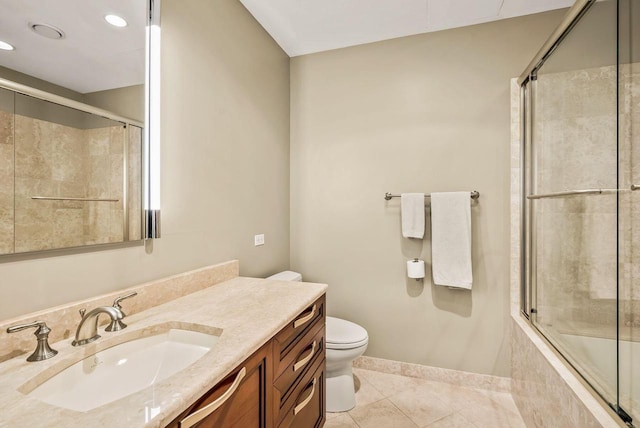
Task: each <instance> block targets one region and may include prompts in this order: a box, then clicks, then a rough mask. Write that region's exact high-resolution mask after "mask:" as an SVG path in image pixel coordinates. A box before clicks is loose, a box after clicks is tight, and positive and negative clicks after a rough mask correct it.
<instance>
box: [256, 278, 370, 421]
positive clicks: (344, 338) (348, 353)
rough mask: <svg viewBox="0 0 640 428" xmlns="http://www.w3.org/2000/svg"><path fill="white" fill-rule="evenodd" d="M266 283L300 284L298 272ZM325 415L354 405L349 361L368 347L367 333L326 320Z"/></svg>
mask: <svg viewBox="0 0 640 428" xmlns="http://www.w3.org/2000/svg"><path fill="white" fill-rule="evenodd" d="M267 279H277V280H280V281H302V275H301V274H299V273H298V272H292V271H288V270H287V271H284V272H280V273H277V274H275V275H272V276H270V277H269V278H267ZM325 336H326V339H325V341H326V350H327V372H326V377H327V412H346V411H347V410H351V409H353V408H354V407H355V405H356V394H355V389H354V386H353V372H352V371H351V368H352V365H353V360H355V359H356V358H358V357H359V356H361V355H362V354H364V351H365V350H366V349H367V344H368V343H369V336H368V335H367V330H365V329H364V328H362V327H361V326H359V325H358V324H356V323H353V322H350V321H347V320H343V319H340V318H334V317H327V328H326V331H325Z"/></svg>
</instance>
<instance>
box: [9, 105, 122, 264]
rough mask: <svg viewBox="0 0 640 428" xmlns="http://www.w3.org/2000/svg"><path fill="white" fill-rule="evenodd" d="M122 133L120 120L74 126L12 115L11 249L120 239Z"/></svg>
mask: <svg viewBox="0 0 640 428" xmlns="http://www.w3.org/2000/svg"><path fill="white" fill-rule="evenodd" d="M125 136H126V130H125V129H124V128H123V127H120V126H113V127H108V128H95V129H78V128H74V127H70V126H65V125H60V124H57V123H52V122H47V121H43V120H40V119H34V118H31V117H26V116H21V115H15V252H17V253H19V252H25V251H36V250H46V249H51V248H62V247H74V246H79V245H87V244H98V243H107V242H117V241H121V240H122V238H123V229H122V223H123V222H122V218H123V211H122V209H123V208H122V202H121V201H122V198H123V177H122V165H123V158H122V157H123V151H122V150H123V145H124V138H125ZM32 196H55V197H92V198H108V199H118V200H119V202H75V201H49V200H33V199H32ZM12 241H13V240H12Z"/></svg>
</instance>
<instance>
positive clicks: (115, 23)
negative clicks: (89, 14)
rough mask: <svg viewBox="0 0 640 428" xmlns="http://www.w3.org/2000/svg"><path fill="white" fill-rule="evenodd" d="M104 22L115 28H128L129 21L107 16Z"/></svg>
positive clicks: (116, 16) (115, 16)
mask: <svg viewBox="0 0 640 428" xmlns="http://www.w3.org/2000/svg"><path fill="white" fill-rule="evenodd" d="M104 20H105V21H107V22H108V23H109V24H111V25H113V26H114V27H126V26H127V21H125V20H124V18H121V17H119V16H118V15H106V16H105V17H104Z"/></svg>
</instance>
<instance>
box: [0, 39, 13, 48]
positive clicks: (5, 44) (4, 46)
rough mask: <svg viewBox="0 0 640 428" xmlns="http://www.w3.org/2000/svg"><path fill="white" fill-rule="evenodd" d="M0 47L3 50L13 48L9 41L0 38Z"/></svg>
mask: <svg viewBox="0 0 640 428" xmlns="http://www.w3.org/2000/svg"><path fill="white" fill-rule="evenodd" d="M0 49H2V50H3V51H12V50H14V49H15V48H14V47H13V46H11V45H10V44H9V43H7V42H3V41H2V40H0Z"/></svg>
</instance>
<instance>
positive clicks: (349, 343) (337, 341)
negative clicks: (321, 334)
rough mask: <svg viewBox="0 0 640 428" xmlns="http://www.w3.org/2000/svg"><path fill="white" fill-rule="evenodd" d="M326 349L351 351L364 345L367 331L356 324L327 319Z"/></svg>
mask: <svg viewBox="0 0 640 428" xmlns="http://www.w3.org/2000/svg"><path fill="white" fill-rule="evenodd" d="M326 336H327V348H332V349H352V348H357V347H359V346H363V345H366V344H367V343H368V341H369V336H368V335H367V330H365V329H364V328H362V327H360V326H359V325H358V324H356V323H353V322H351V321H347V320H343V319H340V318H334V317H327V332H326Z"/></svg>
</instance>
